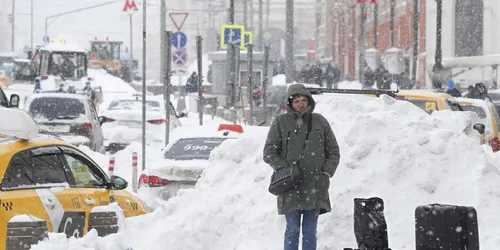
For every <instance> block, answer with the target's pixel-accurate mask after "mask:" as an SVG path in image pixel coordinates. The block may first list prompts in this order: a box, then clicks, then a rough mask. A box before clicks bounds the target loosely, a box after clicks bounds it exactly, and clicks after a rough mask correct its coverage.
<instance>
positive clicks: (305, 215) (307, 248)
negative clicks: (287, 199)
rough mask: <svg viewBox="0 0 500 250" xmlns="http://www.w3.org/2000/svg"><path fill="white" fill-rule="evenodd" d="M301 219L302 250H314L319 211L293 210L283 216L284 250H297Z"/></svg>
mask: <svg viewBox="0 0 500 250" xmlns="http://www.w3.org/2000/svg"><path fill="white" fill-rule="evenodd" d="M301 217H302V250H316V239H317V238H316V229H317V228H318V217H319V209H313V210H295V211H292V212H290V213H287V214H285V218H286V231H285V250H298V249H299V237H300V219H301Z"/></svg>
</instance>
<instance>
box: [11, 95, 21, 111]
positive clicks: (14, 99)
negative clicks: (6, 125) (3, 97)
mask: <svg viewBox="0 0 500 250" xmlns="http://www.w3.org/2000/svg"><path fill="white" fill-rule="evenodd" d="M9 107H12V108H19V95H17V94H12V95H10V101H9Z"/></svg>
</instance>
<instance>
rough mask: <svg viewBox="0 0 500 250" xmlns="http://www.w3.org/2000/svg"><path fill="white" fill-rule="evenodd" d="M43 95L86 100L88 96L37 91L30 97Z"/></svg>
mask: <svg viewBox="0 0 500 250" xmlns="http://www.w3.org/2000/svg"><path fill="white" fill-rule="evenodd" d="M41 97H55V98H71V99H79V100H85V99H87V98H88V97H87V96H86V95H79V94H69V93H36V94H32V95H31V96H29V98H30V99H35V98H41Z"/></svg>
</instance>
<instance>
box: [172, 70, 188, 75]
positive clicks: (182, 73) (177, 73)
mask: <svg viewBox="0 0 500 250" xmlns="http://www.w3.org/2000/svg"><path fill="white" fill-rule="evenodd" d="M172 75H174V76H188V75H189V74H188V69H187V68H177V69H172Z"/></svg>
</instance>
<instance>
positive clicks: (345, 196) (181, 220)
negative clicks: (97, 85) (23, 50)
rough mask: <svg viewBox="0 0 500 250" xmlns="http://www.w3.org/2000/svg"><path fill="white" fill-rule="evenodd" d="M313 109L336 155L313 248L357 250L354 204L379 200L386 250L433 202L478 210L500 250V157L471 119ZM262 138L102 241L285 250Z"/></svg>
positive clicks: (487, 241)
mask: <svg viewBox="0 0 500 250" xmlns="http://www.w3.org/2000/svg"><path fill="white" fill-rule="evenodd" d="M316 111H317V112H319V113H322V114H324V115H325V117H326V118H327V119H328V120H329V121H330V123H331V125H332V127H333V130H334V132H335V133H336V136H337V140H338V142H339V145H340V149H341V155H342V158H341V163H340V166H339V167H338V170H337V172H336V174H335V176H334V177H333V178H332V184H331V187H330V199H331V201H332V212H331V213H328V214H325V215H322V216H320V220H319V226H318V249H341V248H343V247H356V241H355V237H354V230H353V199H354V198H356V197H372V196H378V197H381V198H383V199H384V201H385V211H384V213H385V216H386V220H387V223H388V231H389V243H390V247H391V248H392V249H401V250H406V249H407V250H410V249H415V240H414V237H415V231H414V230H415V229H414V227H415V226H414V210H415V208H416V207H417V206H419V205H423V204H429V203H445V204H456V205H469V206H474V207H475V208H476V209H477V211H478V217H479V227H480V228H479V231H480V233H479V235H480V239H481V248H482V249H495V248H497V246H498V245H500V236H498V233H497V232H498V230H499V226H498V225H500V218H499V217H498V216H496V214H497V208H498V207H499V206H500V199H498V197H499V196H500V191H499V189H498V187H497V186H498V183H500V172H499V170H498V169H497V167H495V166H499V165H500V161H499V160H500V159H499V157H498V154H493V153H492V152H491V150H490V151H487V150H484V149H483V147H482V146H481V145H480V144H479V141H478V138H477V133H475V132H474V131H472V130H470V124H471V123H472V122H473V119H474V117H473V116H470V115H468V114H467V113H460V112H444V111H443V112H436V113H435V114H433V115H432V116H429V115H427V114H426V113H425V112H423V111H422V110H420V109H419V108H417V107H415V106H413V105H411V104H410V103H407V102H404V101H395V100H394V99H392V98H389V97H387V96H382V97H381V98H377V99H374V100H372V101H364V102H360V101H357V100H352V101H346V99H341V100H339V99H335V98H332V99H329V100H323V101H322V102H320V103H318V105H317V108H316ZM464 130H465V132H466V133H468V134H469V135H466V134H465V133H463V132H462V131H464ZM265 137H266V133H265V132H260V133H254V134H252V135H246V136H243V137H242V138H239V139H237V140H228V141H226V142H224V143H223V144H222V145H221V146H220V147H219V148H218V149H216V150H214V151H213V153H212V155H211V164H210V166H209V167H208V168H207V169H206V170H205V172H204V173H203V176H202V177H201V179H200V180H199V182H198V184H197V186H196V189H191V190H185V191H183V192H182V193H181V194H180V195H179V196H177V197H175V198H173V199H171V200H170V201H169V202H167V203H165V204H164V205H162V206H161V207H159V208H158V209H156V210H155V211H154V212H152V213H150V214H147V215H144V216H140V217H135V218H129V219H127V229H126V230H124V231H122V232H120V233H118V234H117V235H112V236H108V237H105V238H104V239H102V240H101V242H107V244H109V245H110V246H112V245H113V244H119V243H120V244H125V243H127V246H130V247H132V248H133V249H135V250H137V249H156V248H159V247H165V246H168V249H183V250H190V249H193V250H195V249H206V250H211V249H214V250H215V249H217V250H218V249H237V250H247V249H248V250H250V249H251V250H254V249H259V250H271V249H272V250H274V249H280V248H282V244H283V243H282V242H283V232H284V226H285V220H284V216H278V215H277V211H276V198H275V197H274V196H273V195H271V194H270V193H268V191H267V188H268V184H269V178H270V176H271V173H272V170H271V168H270V167H269V166H268V165H267V164H265V163H264V162H263V161H262V147H263V144H264V140H265ZM89 237H92V236H86V237H84V238H83V239H82V241H85V239H86V238H89ZM49 242H51V241H49ZM45 244H48V243H47V242H46V243H45ZM54 244H55V243H54ZM40 245H41V244H40ZM88 247H89V249H115V248H113V247H103V246H100V245H99V246H98V245H97V243H96V244H94V245H92V246H88ZM54 248H55V247H54ZM45 249H51V248H45Z"/></svg>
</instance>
